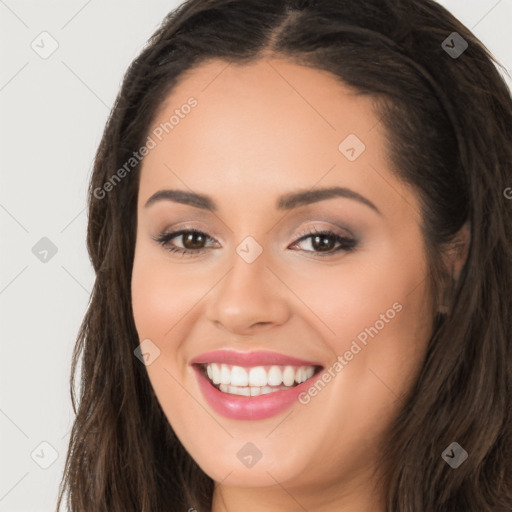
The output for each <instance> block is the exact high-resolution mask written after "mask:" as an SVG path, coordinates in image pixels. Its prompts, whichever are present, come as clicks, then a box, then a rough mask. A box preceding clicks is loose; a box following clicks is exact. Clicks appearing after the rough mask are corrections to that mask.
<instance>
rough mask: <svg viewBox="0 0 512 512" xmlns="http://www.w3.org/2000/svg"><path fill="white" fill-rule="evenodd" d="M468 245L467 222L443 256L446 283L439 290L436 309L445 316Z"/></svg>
mask: <svg viewBox="0 0 512 512" xmlns="http://www.w3.org/2000/svg"><path fill="white" fill-rule="evenodd" d="M470 243H471V231H470V224H469V221H468V222H466V223H465V224H464V226H462V228H460V230H459V231H458V232H457V234H456V235H455V237H454V238H453V240H452V241H451V242H450V244H449V245H448V248H446V249H445V251H444V254H443V262H444V265H445V269H446V274H445V275H446V277H447V281H445V282H444V284H443V285H442V286H441V289H440V294H441V296H440V299H439V302H438V308H437V310H438V312H439V313H442V314H447V313H448V312H449V311H450V307H451V306H450V304H451V300H452V292H453V288H454V286H455V283H456V282H457V281H458V279H459V276H460V273H461V270H462V268H463V267H464V264H465V263H466V259H467V256H468V253H469V246H470ZM443 280H444V279H443Z"/></svg>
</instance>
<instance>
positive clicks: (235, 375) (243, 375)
mask: <svg viewBox="0 0 512 512" xmlns="http://www.w3.org/2000/svg"><path fill="white" fill-rule="evenodd" d="M205 366H206V373H207V375H208V378H209V379H210V380H211V381H212V382H213V384H215V385H219V389H220V390H221V391H223V392H224V393H233V394H237V395H244V396H258V395H264V394H266V393H272V392H274V391H279V390H280V389H288V388H290V387H291V386H293V385H294V384H295V383H297V384H300V383H301V382H304V381H305V380H307V379H309V378H311V377H312V376H313V374H314V373H315V368H314V367H313V366H299V367H296V366H289V365H288V366H277V365H273V366H270V367H264V366H254V367H252V368H244V367H242V366H231V365H228V364H217V363H209V364H207V365H205ZM278 386H279V387H278Z"/></svg>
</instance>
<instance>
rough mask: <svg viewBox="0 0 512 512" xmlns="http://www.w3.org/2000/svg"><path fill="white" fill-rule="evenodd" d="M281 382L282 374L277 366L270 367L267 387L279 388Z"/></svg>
mask: <svg viewBox="0 0 512 512" xmlns="http://www.w3.org/2000/svg"><path fill="white" fill-rule="evenodd" d="M281 382H283V373H282V372H281V369H280V368H279V366H272V367H271V368H270V370H269V371H268V385H269V386H279V385H280V384H281Z"/></svg>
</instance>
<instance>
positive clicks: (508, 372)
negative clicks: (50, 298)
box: [59, 0, 512, 512]
mask: <svg viewBox="0 0 512 512" xmlns="http://www.w3.org/2000/svg"><path fill="white" fill-rule="evenodd" d="M494 63H495V61H494V58H493V57H492V55H490V53H489V52H488V51H487V49H486V48H485V47H484V46H483V45H482V43H481V42H479V41H478V40H477V39H476V37H475V36H474V35H473V34H472V33H471V32H470V31H469V30H468V29H467V28H466V27H464V26H463V25H462V24H461V23H460V22H458V21H457V20H456V19H454V18H453V16H452V15H451V14H450V13H449V12H447V11H446V10H445V9H443V8H442V7H440V6H439V5H438V4H436V3H435V2H433V1H430V0H427V1H420V0H403V1H394V2H391V1H385V2H382V1H380V0H371V1H367V2H357V1H341V0H340V1H334V0H329V1H328V0H325V1H316V2H315V1H310V2H308V1H302V2H301V1H296V2H293V1H283V2H281V1H277V2H276V1H264V0H239V1H236V2H235V1H227V0H209V1H204V0H203V1H199V0H189V1H188V2H185V3H184V4H182V5H181V6H180V8H179V9H177V10H176V11H175V12H172V13H170V14H169V16H168V17H167V18H166V19H165V20H164V22H163V24H162V26H161V27H160V29H159V30H158V31H157V32H156V33H155V34H154V35H153V37H152V38H151V39H150V41H149V44H148V46H147V47H146V48H145V49H144V51H143V52H142V53H141V55H140V56H139V57H138V58H137V59H136V60H135V61H134V62H133V64H132V65H131V66H130V68H129V70H128V72H127V74H126V76H125V79H124V82H123V85H122V88H121V91H120V93H119V96H118V98H117V100H116V103H115V105H114V108H113V111H112V114H111V117H110V119H109V122H108V124H107V127H106V130H105V133H104V135H103V139H102V141H101V144H100V147H99V149H98V153H97V157H96V161H95V167H94V172H93V176H92V180H91V185H90V191H89V192H90V193H89V198H90V203H89V208H90V209H89V231H88V248H89V253H90V257H91V260H92V263H93V265H94V269H95V272H96V282H95V287H94V291H93V296H92V299H91V304H90V307H89V309H88V312H87V315H86V317H85V319H84V323H83V326H82V329H81V331H80V334H79V338H78V343H77V346H76V349H75V354H74V360H73V368H72V372H73V375H74V373H75V371H76V367H77V364H78V358H79V356H80V355H82V356H83V362H82V377H81V383H82V389H81V391H80V400H79V406H78V410H77V418H76V421H75V424H74V428H73V431H72V436H71V440H70V447H69V453H68V458H67V463H66V473H65V478H64V480H63V485H62V488H61V495H60V499H59V508H60V503H61V501H62V498H63V493H64V491H66V490H67V491H68V492H69V499H68V503H69V506H70V509H71V510H73V511H89V510H91V511H93V510H94V511H96V512H97V511H109V512H113V511H118V510H119V511H121V510H122V511H128V510H133V511H136V510H137V511H144V512H150V511H151V512H153V511H155V512H171V511H178V510H180V511H182V510H197V511H210V510H211V511H213V512H220V511H238V510H251V511H259V510H280V511H292V510H293V511H295V510H308V511H310V512H313V511H323V510H343V511H355V510H357V511H366V510H368V511H370V510H371V511H387V512H391V511H393V512H398V511H399V512H406V511H429V512H430V511H432V512H434V511H435V512H440V511H446V512H448V511H450V512H453V511H459V510H460V511H465V512H468V511H475V512H476V511H478V512H481V511H488V510H489V511H491V510H492V511H505V510H510V509H511V507H512V471H511V462H510V461H511V460H512V459H511V455H512V433H511V432H512V431H511V427H512V419H511V412H510V411H511V407H510V397H511V390H512V355H511V345H510V340H509V336H510V332H511V320H510V319H511V315H510V312H511V297H512V295H511V294H510V289H511V287H512V272H511V270H512V269H511V261H512V246H511V241H510V237H509V236H508V233H507V227H509V226H510V225H512V222H511V221H512V213H511V212H512V203H511V202H510V201H509V200H508V199H507V193H506V190H508V189H509V187H510V186H511V184H512V149H511V145H510V134H511V133H512V102H511V97H510V92H509V90H508V89H507V87H506V85H505V83H504V82H503V80H502V78H501V77H500V75H499V73H498V71H497V70H496V68H495V66H494ZM73 405H74V407H75V397H74V396H73ZM75 410H76V407H75Z"/></svg>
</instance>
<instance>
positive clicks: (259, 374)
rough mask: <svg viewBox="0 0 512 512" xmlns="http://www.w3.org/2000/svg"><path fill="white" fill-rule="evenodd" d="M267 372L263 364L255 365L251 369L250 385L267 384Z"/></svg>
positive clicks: (260, 385)
mask: <svg viewBox="0 0 512 512" xmlns="http://www.w3.org/2000/svg"><path fill="white" fill-rule="evenodd" d="M266 385H267V372H266V371H265V368H263V366H255V367H254V368H251V370H250V371H249V386H259V387H262V386H266Z"/></svg>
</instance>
